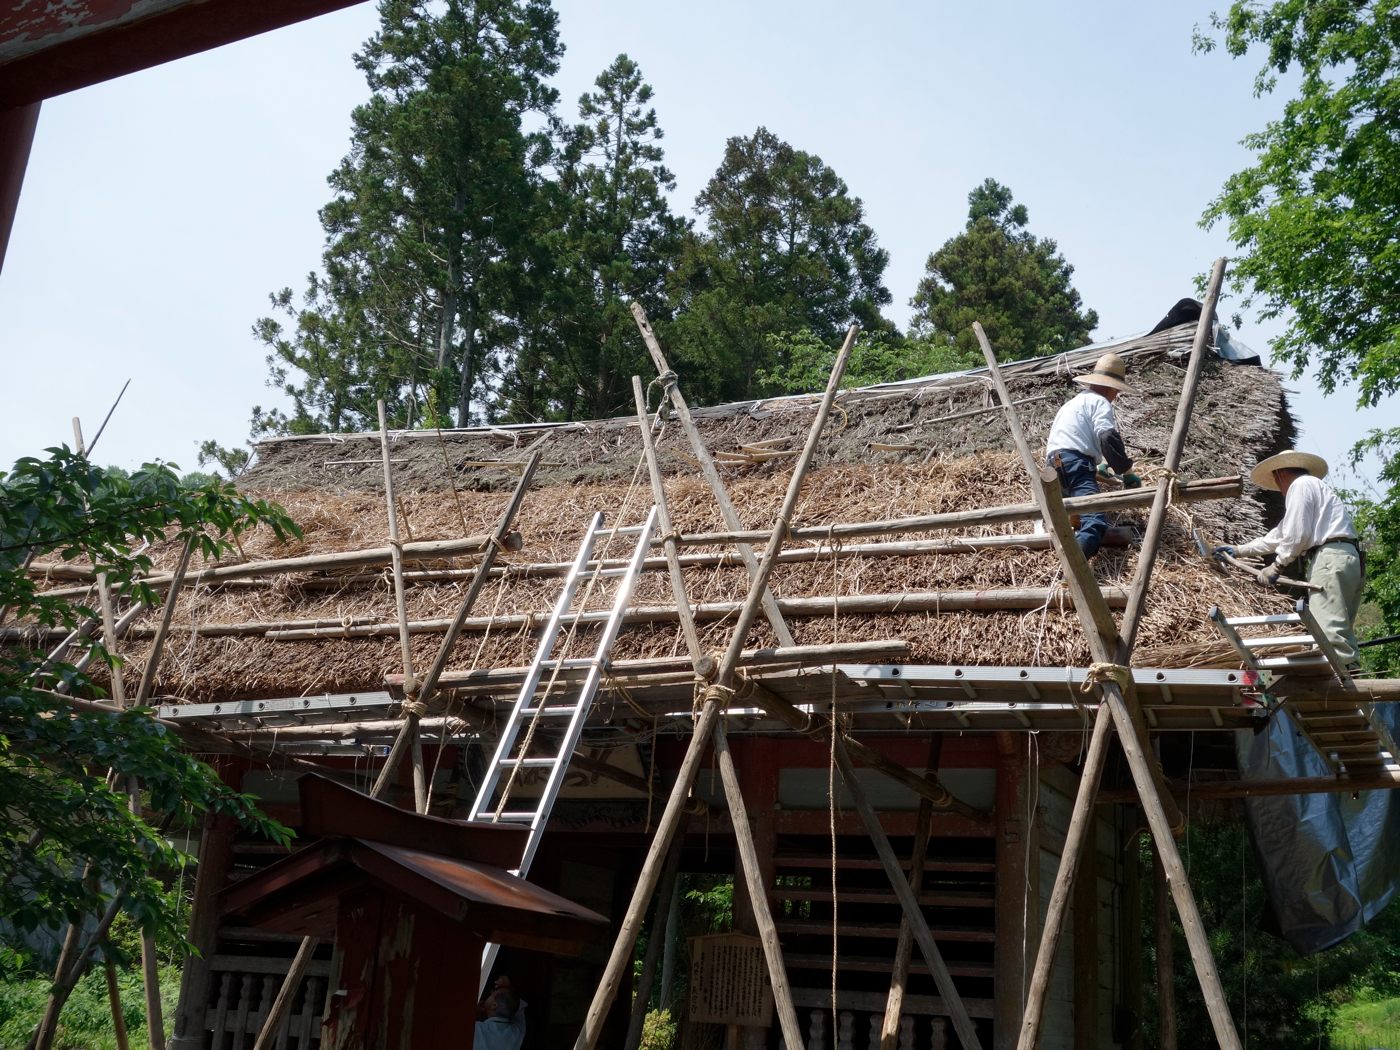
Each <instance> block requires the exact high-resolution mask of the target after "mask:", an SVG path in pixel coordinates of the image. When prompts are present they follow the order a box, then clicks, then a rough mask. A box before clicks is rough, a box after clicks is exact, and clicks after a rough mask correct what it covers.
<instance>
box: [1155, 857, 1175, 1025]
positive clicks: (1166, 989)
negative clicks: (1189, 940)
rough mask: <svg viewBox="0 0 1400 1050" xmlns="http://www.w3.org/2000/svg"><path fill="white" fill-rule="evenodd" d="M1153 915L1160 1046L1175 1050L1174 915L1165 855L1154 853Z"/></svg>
mask: <svg viewBox="0 0 1400 1050" xmlns="http://www.w3.org/2000/svg"><path fill="white" fill-rule="evenodd" d="M1152 915H1153V918H1154V919H1155V920H1156V921H1155V924H1154V926H1155V929H1156V932H1157V1046H1158V1050H1176V986H1175V985H1174V984H1173V983H1172V981H1173V978H1172V971H1173V970H1174V969H1175V966H1174V963H1173V960H1172V954H1173V950H1174V949H1173V946H1172V916H1171V909H1170V908H1168V907H1167V872H1166V868H1165V867H1163V865H1162V855H1161V854H1160V853H1159V852H1157V850H1155V849H1154V850H1153V851H1152Z"/></svg>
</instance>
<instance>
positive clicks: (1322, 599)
mask: <svg viewBox="0 0 1400 1050" xmlns="http://www.w3.org/2000/svg"><path fill="white" fill-rule="evenodd" d="M1326 476H1327V461H1326V460H1325V459H1323V458H1322V457H1321V456H1314V455H1312V454H1311V453H1308V452H1296V451H1294V450H1293V449H1288V450H1287V451H1285V452H1280V453H1279V454H1278V455H1276V456H1270V457H1269V458H1268V459H1265V460H1261V461H1260V462H1259V464H1258V465H1257V466H1256V467H1255V468H1254V469H1253V470H1252V471H1250V474H1249V478H1250V480H1251V481H1253V482H1254V484H1256V485H1258V486H1259V487H1260V488H1261V489H1272V490H1273V491H1275V492H1281V493H1283V520H1282V521H1280V522H1279V523H1278V524H1277V525H1275V526H1274V527H1273V528H1272V529H1270V530H1269V531H1268V532H1267V533H1265V534H1264V535H1263V536H1260V537H1259V538H1258V539H1257V540H1250V541H1249V542H1248V543H1242V544H1240V545H1238V546H1236V547H1217V548H1216V550H1218V551H1220V552H1222V553H1224V554H1229V555H1231V556H1234V557H1244V558H1248V557H1259V558H1262V557H1265V556H1267V555H1270V554H1272V555H1273V556H1274V560H1273V562H1272V563H1271V564H1269V565H1266V566H1264V568H1262V569H1260V570H1259V577H1258V578H1259V582H1260V583H1262V584H1263V585H1264V586H1266V587H1272V586H1273V585H1274V584H1276V583H1277V582H1278V577H1279V572H1280V570H1281V569H1282V568H1283V566H1285V565H1287V564H1288V563H1289V562H1291V561H1292V560H1293V559H1294V558H1296V557H1298V556H1299V555H1300V554H1301V555H1303V556H1305V557H1306V558H1307V559H1308V582H1309V583H1311V584H1312V585H1313V586H1315V587H1319V588H1321V589H1320V590H1316V591H1313V592H1312V593H1311V595H1310V596H1309V598H1308V608H1309V610H1311V612H1312V614H1313V617H1314V619H1316V620H1317V623H1318V626H1319V627H1321V628H1322V631H1323V634H1325V635H1326V636H1327V640H1328V641H1329V642H1331V643H1332V647H1333V648H1334V649H1336V650H1337V655H1338V656H1339V657H1340V658H1341V660H1342V663H1343V664H1346V665H1347V666H1349V667H1353V668H1354V667H1356V666H1359V664H1358V659H1357V658H1358V655H1359V652H1360V651H1359V650H1358V649H1357V646H1356V635H1355V634H1354V633H1353V632H1352V622H1353V621H1354V620H1355V619H1356V611H1357V610H1358V609H1359V608H1361V591H1362V588H1363V586H1364V584H1365V578H1366V563H1365V560H1364V559H1363V558H1362V556H1361V547H1360V544H1358V543H1357V539H1356V526H1355V525H1353V524H1352V520H1351V514H1350V512H1349V511H1348V510H1347V508H1346V504H1344V503H1343V502H1342V501H1341V500H1340V499H1339V498H1338V496H1337V494H1336V493H1335V492H1333V491H1332V488H1331V486H1329V485H1328V484H1327V483H1326V482H1324V481H1323V480H1322V479H1323V478H1324V477H1326Z"/></svg>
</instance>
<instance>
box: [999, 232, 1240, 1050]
mask: <svg viewBox="0 0 1400 1050" xmlns="http://www.w3.org/2000/svg"><path fill="white" fill-rule="evenodd" d="M1224 276H1225V260H1224V259H1219V260H1217V261H1216V264H1215V267H1214V270H1213V271H1212V274H1211V280H1210V286H1209V288H1208V290H1207V294H1206V300H1205V304H1204V306H1203V307H1202V310H1201V318H1200V322H1199V323H1198V324H1197V326H1196V334H1195V338H1194V339H1193V341H1192V346H1191V357H1190V360H1189V362H1188V365H1187V370H1186V378H1185V380H1184V381H1183V383H1182V388H1181V396H1180V399H1179V400H1178V403H1177V410H1176V417H1175V419H1174V421H1173V423H1172V433H1171V438H1170V439H1169V441H1168V445H1167V455H1166V457H1165V459H1164V461H1163V466H1164V470H1163V472H1162V477H1161V479H1160V480H1159V481H1158V483H1157V488H1156V491H1155V492H1154V494H1153V501H1152V511H1151V514H1150V515H1149V517H1148V526H1147V531H1146V533H1145V534H1144V536H1143V544H1142V550H1141V553H1140V554H1139V556H1138V564H1137V570H1136V572H1135V574H1134V577H1133V583H1132V587H1131V589H1130V591H1129V596H1128V605H1127V612H1126V613H1125V614H1124V617H1123V628H1122V631H1121V634H1120V636H1119V639H1118V644H1117V646H1116V647H1115V651H1114V662H1115V663H1118V664H1122V665H1126V664H1127V663H1128V661H1129V660H1130V659H1131V656H1132V650H1133V644H1134V642H1135V641H1136V638H1137V628H1138V624H1139V622H1140V620H1141V616H1142V611H1143V609H1144V608H1145V605H1146V598H1147V590H1148V587H1149V585H1150V583H1151V579H1152V570H1153V568H1154V566H1155V563H1156V557H1157V551H1158V549H1159V548H1160V544H1161V537H1162V532H1163V529H1164V528H1165V525H1166V509H1167V505H1168V501H1169V499H1170V496H1171V487H1172V484H1173V476H1174V474H1175V472H1176V470H1177V469H1178V467H1179V466H1180V465H1181V456H1182V452H1183V450H1184V448H1185V445H1186V434H1187V431H1188V430H1189V428H1190V423H1191V415H1192V411H1193V410H1194V406H1195V400H1196V390H1197V387H1198V385H1199V381H1200V375H1201V370H1202V367H1203V365H1204V359H1205V348H1206V345H1207V341H1208V339H1209V336H1210V323H1211V318H1212V317H1213V316H1214V314H1215V306H1216V303H1217V301H1218V299H1219V295H1220V287H1221V283H1222V281H1223V279H1224ZM987 353H988V354H990V349H988V350H987ZM1112 720H1113V715H1112V712H1111V710H1110V707H1109V705H1108V704H1103V705H1100V707H1099V711H1098V713H1097V715H1096V716H1095V721H1094V732H1093V735H1092V738H1091V740H1090V743H1089V749H1088V752H1087V754H1086V755H1085V761H1084V769H1083V772H1082V773H1081V775H1080V781H1079V791H1078V793H1077V795H1076V798H1075V805H1074V810H1073V811H1072V813H1071V818H1070V824H1069V828H1068V830H1067V832H1066V835H1065V844H1064V848H1063V850H1062V852H1061V857H1060V869H1059V871H1058V872H1057V873H1056V876H1055V884H1054V886H1053V888H1052V890H1051V894H1050V900H1049V903H1048V904H1047V907H1046V916H1045V924H1044V928H1043V929H1042V932H1041V941H1040V945H1039V948H1038V949H1037V952H1036V960H1035V966H1034V969H1033V971H1032V977H1031V985H1030V989H1029V991H1028V993H1027V997H1026V1007H1025V1012H1024V1014H1023V1016H1022V1026H1021V1034H1020V1039H1019V1042H1018V1046H1019V1047H1020V1048H1021V1050H1033V1048H1034V1047H1036V1046H1037V1045H1038V1043H1039V1038H1040V1025H1041V1020H1042V1015H1043V1012H1044V1004H1045V998H1046V996H1047V994H1048V990H1049V982H1050V970H1051V967H1052V966H1053V964H1054V958H1055V952H1056V949H1057V947H1058V945H1059V939H1060V934H1061V932H1062V931H1063V928H1064V921H1065V915H1066V914H1067V912H1068V908H1069V901H1070V897H1071V895H1072V893H1073V888H1074V877H1075V874H1076V871H1077V869H1078V865H1079V861H1080V858H1081V856H1082V853H1083V850H1084V846H1085V842H1086V840H1087V839H1088V837H1089V828H1090V827H1091V825H1092V817H1091V815H1090V814H1091V812H1092V807H1093V802H1094V796H1095V795H1096V793H1097V792H1098V788H1099V782H1100V780H1101V778H1102V775H1103V767H1104V763H1105V761H1106V758H1107V751H1108V726H1109V722H1110V721H1112ZM1120 732H1121V730H1120ZM1140 739H1145V734H1144V735H1143V736H1142V737H1140ZM1154 784H1155V785H1156V786H1157V788H1158V790H1161V788H1162V787H1163V786H1164V784H1163V783H1162V780H1161V778H1160V777H1154ZM1166 798H1168V799H1170V800H1171V801H1172V807H1173V809H1175V810H1176V813H1177V815H1178V818H1179V815H1180V810H1179V809H1177V808H1176V806H1175V800H1174V799H1171V796H1170V795H1166ZM1169 822H1170V823H1171V824H1172V826H1173V828H1175V827H1177V826H1178V825H1179V824H1180V823H1181V822H1180V820H1179V819H1178V820H1177V821H1169Z"/></svg>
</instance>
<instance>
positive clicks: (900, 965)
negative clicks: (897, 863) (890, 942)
mask: <svg viewBox="0 0 1400 1050" xmlns="http://www.w3.org/2000/svg"><path fill="white" fill-rule="evenodd" d="M932 819H933V803H932V802H930V801H929V800H928V799H926V798H925V799H920V800H919V815H918V816H917V817H916V818H915V819H914V849H913V851H912V855H911V856H910V858H909V888H910V889H911V890H913V891H914V898H915V900H917V899H918V896H919V891H920V890H921V889H922V888H923V884H924V861H925V860H926V859H927V858H928V840H929V835H930V833H931V830H932V829H931V828H930V827H929V823H930V821H932ZM913 950H914V928H913V927H912V926H910V925H909V920H908V919H907V918H906V919H902V920H901V921H900V924H899V941H898V943H897V944H896V945H895V949H894V971H893V972H892V973H891V974H890V994H889V996H888V997H887V998H886V999H885V1018H884V1020H883V1021H882V1022H881V1024H880V1050H899V1018H900V1014H901V1013H902V1012H903V1011H904V992H905V986H906V984H907V983H908V981H909V959H910V956H911V954H912V952H913Z"/></svg>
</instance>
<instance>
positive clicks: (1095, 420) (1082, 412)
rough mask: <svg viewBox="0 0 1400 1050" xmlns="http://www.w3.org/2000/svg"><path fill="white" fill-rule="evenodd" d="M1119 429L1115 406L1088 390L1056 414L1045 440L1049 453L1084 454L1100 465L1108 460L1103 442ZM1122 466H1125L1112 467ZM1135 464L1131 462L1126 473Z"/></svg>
mask: <svg viewBox="0 0 1400 1050" xmlns="http://www.w3.org/2000/svg"><path fill="white" fill-rule="evenodd" d="M1117 429H1118V419H1117V417H1116V416H1115V415H1114V414H1113V405H1112V404H1111V403H1110V402H1109V400H1108V398H1106V397H1104V396H1103V395H1102V394H1096V393H1095V392H1094V391H1092V390H1085V391H1083V392H1082V393H1079V394H1075V395H1074V397H1072V398H1070V399H1069V400H1068V401H1066V402H1065V403H1064V404H1063V405H1061V406H1060V410H1059V411H1058V412H1056V413H1055V422H1053V423H1052V424H1050V436H1049V437H1048V438H1046V439H1045V454H1046V456H1049V455H1050V454H1051V453H1053V452H1082V453H1083V454H1084V455H1086V456H1092V457H1093V459H1094V462H1095V463H1097V462H1099V461H1100V460H1102V459H1105V458H1107V457H1105V455H1104V448H1103V439H1104V438H1105V437H1106V436H1107V435H1109V434H1111V433H1113V432H1114V431H1116V430H1117ZM1110 465H1111V466H1115V467H1117V466H1121V464H1110ZM1131 465H1132V461H1131V460H1129V461H1128V464H1127V466H1123V467H1122V469H1124V470H1126V469H1128V467H1130V466H1131Z"/></svg>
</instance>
